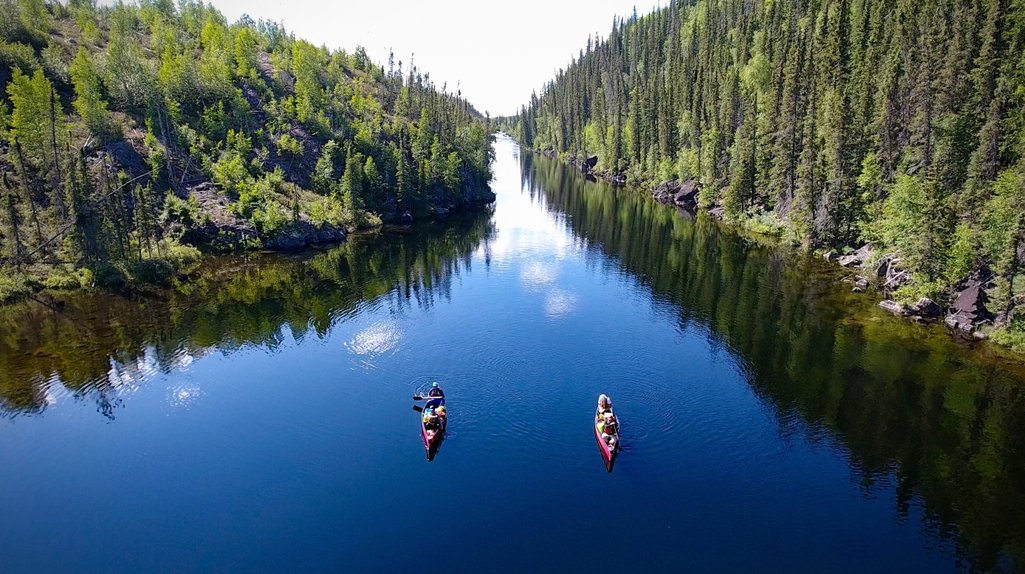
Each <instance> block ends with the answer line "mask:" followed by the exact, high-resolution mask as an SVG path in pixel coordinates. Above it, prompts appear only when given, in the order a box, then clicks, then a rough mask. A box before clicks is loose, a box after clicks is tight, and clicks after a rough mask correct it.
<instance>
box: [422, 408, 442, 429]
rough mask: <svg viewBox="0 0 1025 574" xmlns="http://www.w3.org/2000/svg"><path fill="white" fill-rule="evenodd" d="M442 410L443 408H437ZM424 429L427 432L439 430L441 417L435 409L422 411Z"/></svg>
mask: <svg viewBox="0 0 1025 574" xmlns="http://www.w3.org/2000/svg"><path fill="white" fill-rule="evenodd" d="M444 408H445V407H438V409H444ZM424 428H425V429H427V430H429V431H431V430H438V429H440V428H441V416H440V415H439V413H438V410H437V409H433V408H431V409H424Z"/></svg>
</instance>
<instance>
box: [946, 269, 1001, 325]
mask: <svg viewBox="0 0 1025 574" xmlns="http://www.w3.org/2000/svg"><path fill="white" fill-rule="evenodd" d="M992 280H993V275H992V273H991V272H990V271H989V269H986V268H981V269H978V270H976V271H975V272H973V273H972V274H971V275H969V276H968V277H966V278H965V279H964V280H963V281H962V282H961V283H960V284H959V287H960V289H959V290H958V291H957V294H956V295H955V296H954V302H953V304H951V306H950V311H949V313H948V314H947V316H946V318H945V319H944V322H945V323H946V324H947V326H949V327H950V328H951V329H954V330H956V331H961V332H962V333H971V332H972V331H975V329H976V328H977V327H978V326H979V324H981V323H983V322H986V321H989V320H991V319H992V318H993V314H992V313H990V311H989V309H987V308H986V303H987V301H988V297H987V296H986V288H987V287H988V286H989V283H990V282H991V281H992Z"/></svg>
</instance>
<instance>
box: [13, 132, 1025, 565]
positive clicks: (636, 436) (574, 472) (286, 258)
mask: <svg viewBox="0 0 1025 574" xmlns="http://www.w3.org/2000/svg"><path fill="white" fill-rule="evenodd" d="M496 152H497V160H496V164H495V180H494V181H493V183H492V187H493V189H494V191H495V193H496V194H497V195H498V200H497V202H496V203H495V205H494V207H493V208H491V209H488V210H486V211H485V212H483V213H475V214H462V215H459V216H457V217H454V218H451V219H450V220H448V221H445V222H441V223H433V224H425V225H420V226H416V227H413V228H408V229H395V230H388V231H386V232H383V233H379V234H376V235H373V236H362V237H357V238H355V239H353V240H351V241H349V242H347V243H345V244H342V245H340V246H337V247H332V248H323V249H320V250H314V251H310V252H304V253H299V254H249V255H237V256H230V257H216V258H211V259H209V260H208V261H207V262H205V263H204V265H203V267H202V269H201V270H200V271H199V272H198V274H197V275H196V276H195V277H193V278H191V279H189V280H186V281H183V282H182V283H181V284H180V285H177V286H175V287H173V288H170V289H168V290H166V291H162V292H156V293H152V294H147V295H137V296H131V297H128V296H120V295H109V294H86V293H79V294H67V295H53V294H48V295H41V296H37V297H36V298H35V299H32V300H29V301H25V302H22V303H19V304H16V305H10V306H7V307H3V308H0V572H5V573H21V572H26V573H28V572H31V573H36V572H104V573H110V572H313V571H345V572H488V571H494V572H517V573H523V572H595V573H605V572H617V571H618V572H623V573H627V572H780V573H795V572H811V573H839V572H851V573H858V574H862V573H866V572H901V573H905V572H963V571H968V572H972V571H979V572H983V571H985V572H1015V571H1023V570H1025V367H1023V366H1022V365H1021V364H1019V363H1015V362H1013V361H1012V360H1010V359H1007V358H1001V357H999V356H996V355H995V353H994V351H993V350H992V349H989V348H988V347H985V346H983V347H979V348H965V347H962V346H960V345H959V344H958V343H956V342H955V341H954V340H953V339H951V338H950V337H948V336H947V335H946V333H944V332H943V330H942V329H941V328H939V327H935V326H934V327H925V326H919V325H914V324H911V323H908V322H904V321H901V320H898V319H894V318H892V317H890V316H888V315H887V314H885V313H884V312H883V311H881V310H879V309H877V308H876V306H875V299H874V298H873V296H872V295H859V294H853V293H851V292H850V285H849V284H846V283H844V282H843V281H842V275H841V273H842V272H841V271H840V270H838V269H836V268H834V267H832V266H830V265H828V264H826V263H825V262H823V261H820V260H819V259H817V258H814V257H811V256H809V255H806V254H802V253H799V252H794V251H790V250H786V249H782V248H778V247H772V246H767V245H763V244H761V243H760V242H759V241H758V240H756V239H753V238H750V237H743V236H741V235H738V234H736V233H734V232H731V231H728V230H724V229H723V228H722V227H721V226H720V225H719V224H718V223H716V222H713V221H710V220H708V219H707V218H705V217H704V216H698V217H689V216H686V215H685V214H680V213H677V212H676V211H675V210H673V209H671V208H668V207H665V206H662V205H658V204H657V203H655V202H654V201H653V200H652V199H651V198H650V196H649V195H648V194H645V193H643V192H641V191H638V190H633V189H629V188H613V187H611V186H609V185H606V184H604V183H600V182H598V183H596V182H590V181H587V180H585V179H584V178H583V176H581V175H580V174H579V173H577V172H575V171H574V170H572V168H570V167H567V166H565V165H564V164H562V163H560V162H557V161H554V160H549V159H546V158H543V157H536V156H534V155H532V154H530V153H529V152H527V151H526V150H521V149H519V147H518V146H517V145H516V143H515V142H513V141H512V140H510V139H508V138H505V137H499V139H498V141H497V142H496ZM431 381H437V382H439V383H440V384H441V386H442V387H443V388H444V390H445V392H446V394H447V402H448V405H447V409H448V412H449V417H448V419H449V424H448V431H447V435H446V436H445V439H444V441H443V442H442V443H441V445H440V448H439V450H438V452H437V454H436V456H435V457H434V459H433V461H430V462H428V460H427V457H426V456H425V450H424V445H423V442H422V441H421V436H420V423H419V416H420V415H419V414H418V413H417V412H415V411H414V409H413V406H414V404H416V403H415V402H414V401H413V400H412V397H413V394H414V393H416V392H417V390H418V388H420V387H421V386H422V385H424V384H425V383H429V382H431ZM599 393H606V394H608V395H609V396H611V397H612V400H613V404H614V407H615V410H616V412H617V413H618V415H619V418H620V420H621V426H622V433H621V440H622V445H623V448H622V451H621V452H620V453H619V455H618V458H617V459H616V461H615V466H614V468H613V469H612V471H611V472H607V471H606V468H605V466H604V464H603V461H602V458H601V454H600V453H599V449H598V446H597V445H596V443H595V436H594V429H593V416H594V408H595V402H596V399H597V397H598V394H599ZM420 404H422V403H420Z"/></svg>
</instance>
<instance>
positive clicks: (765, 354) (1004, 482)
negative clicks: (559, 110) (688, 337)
mask: <svg viewBox="0 0 1025 574" xmlns="http://www.w3.org/2000/svg"><path fill="white" fill-rule="evenodd" d="M520 161H521V172H522V179H523V185H524V186H525V187H526V188H528V189H529V190H530V194H531V196H532V197H536V198H537V199H538V200H543V201H544V202H545V203H546V205H547V206H548V208H549V209H550V210H551V211H552V212H555V213H559V214H565V220H566V222H567V225H568V226H569V227H570V228H571V229H572V231H573V234H574V235H576V236H577V237H578V238H580V239H581V240H583V241H586V242H587V243H590V244H598V245H601V246H602V248H603V249H604V250H605V252H606V253H607V254H609V255H611V256H612V257H613V258H614V259H615V260H617V261H618V262H619V264H620V265H621V266H622V268H623V269H624V270H625V271H626V272H629V273H631V274H632V275H634V276H636V277H638V278H640V280H641V281H643V282H644V283H645V284H647V285H648V286H650V288H651V290H652V291H653V292H654V295H655V297H657V298H659V299H662V300H665V301H667V302H669V303H670V308H671V309H672V310H673V312H674V313H676V314H677V316H678V321H679V323H680V328H681V329H685V328H687V327H688V326H698V327H700V328H702V329H704V330H706V332H707V333H708V337H709V338H710V339H711V340H713V341H719V342H721V344H722V345H725V347H726V348H727V349H729V351H730V352H731V353H734V354H735V355H736V356H737V357H738V360H739V362H740V364H742V365H743V366H744V369H745V370H746V371H747V372H748V382H749V384H750V385H751V386H752V387H753V389H754V390H755V392H756V393H758V395H759V396H760V397H761V399H762V400H763V401H764V402H765V403H766V404H768V405H770V406H771V407H772V409H773V410H774V412H775V416H776V419H777V421H778V426H779V429H780V432H781V433H782V434H784V435H786V434H788V433H794V432H805V431H803V430H796V429H809V428H810V429H811V430H810V431H808V432H810V435H811V436H808V437H806V438H807V439H808V440H811V441H812V442H813V443H827V444H828V442H829V441H831V440H832V439H833V438H834V437H836V438H839V440H840V443H841V445H842V446H843V448H845V449H846V457H847V458H848V464H849V466H850V468H851V470H852V473H853V475H854V477H855V480H856V481H857V482H858V484H859V485H860V488H861V491H862V492H863V494H864V495H865V496H874V495H875V494H876V493H877V492H879V491H880V490H881V489H882V488H883V487H884V486H887V485H889V484H890V483H891V481H895V483H896V490H897V494H898V496H897V500H896V507H895V508H894V514H895V517H896V519H897V520H903V519H905V518H906V517H907V515H908V510H909V507H910V506H912V505H919V504H920V505H923V506H924V508H925V511H926V513H925V514H926V519H925V520H926V523H925V524H923V528H924V529H926V530H927V531H932V532H935V533H937V534H938V535H941V536H944V537H949V538H952V539H955V540H956V541H957V542H958V546H959V552H960V553H961V556H960V560H959V562H960V565H961V567H963V568H968V569H972V570H980V571H1011V570H1014V569H1015V568H1021V567H1022V566H1025V384H1023V381H1025V371H1023V369H1022V367H1021V366H1020V365H1017V364H1013V363H1009V362H1007V361H1004V360H1000V359H999V358H994V357H990V356H988V354H987V353H988V351H987V350H985V349H982V350H964V349H960V348H958V347H957V346H956V344H955V343H954V342H952V341H951V339H950V338H949V337H947V336H946V334H945V333H943V332H942V330H940V329H926V328H921V327H919V326H915V325H910V324H907V323H904V322H901V321H897V320H893V319H891V318H889V317H887V316H885V315H884V314H883V313H882V312H881V311H879V310H878V309H876V308H875V305H874V301H873V300H872V299H871V297H868V296H857V295H853V294H851V293H849V289H845V288H844V287H843V286H842V284H839V277H838V274H837V271H836V270H835V269H833V268H832V267H828V266H826V265H824V264H822V263H820V262H819V261H818V260H816V259H810V258H807V257H804V256H802V255H800V254H796V253H787V252H785V251H782V250H778V249H768V248H764V247H761V246H759V245H757V244H756V243H754V242H753V241H752V240H750V239H745V238H743V237H741V236H738V235H736V234H733V233H724V232H723V231H722V230H721V229H720V227H719V226H718V225H717V224H716V223H715V222H712V221H709V220H708V219H707V218H705V217H703V216H699V217H697V218H696V220H687V219H684V218H681V217H679V216H678V215H677V214H676V213H675V211H674V210H672V209H669V208H666V207H664V206H661V205H658V204H656V203H655V202H653V201H651V200H650V199H649V198H646V197H643V195H642V194H640V193H635V192H632V191H630V190H621V191H616V190H613V189H612V188H611V187H609V186H608V185H605V184H602V183H599V184H593V183H585V182H584V180H583V178H580V177H579V176H578V175H577V174H575V173H573V172H571V171H570V170H568V169H566V168H565V167H564V166H562V165H560V164H558V163H556V162H553V161H551V160H548V159H546V158H543V157H536V158H535V157H534V156H532V155H530V154H522V156H521V158H520ZM794 421H803V422H804V423H805V424H803V425H796V424H793V423H794Z"/></svg>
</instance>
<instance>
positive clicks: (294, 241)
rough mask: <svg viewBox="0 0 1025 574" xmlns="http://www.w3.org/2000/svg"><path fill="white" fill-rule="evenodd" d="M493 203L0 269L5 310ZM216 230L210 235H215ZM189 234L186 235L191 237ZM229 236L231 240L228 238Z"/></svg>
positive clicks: (400, 227) (149, 284)
mask: <svg viewBox="0 0 1025 574" xmlns="http://www.w3.org/2000/svg"><path fill="white" fill-rule="evenodd" d="M493 204H494V200H492V201H490V202H477V203H473V202H471V203H466V204H463V205H458V206H451V207H447V208H446V207H440V208H436V207H433V206H432V207H431V208H430V209H429V215H428V216H427V217H421V218H419V219H414V218H413V217H412V216H410V215H409V214H408V212H407V213H405V214H403V215H402V216H396V217H389V218H388V219H383V218H381V217H380V216H376V215H374V218H375V222H374V223H373V224H372V225H367V226H362V227H355V228H351V229H342V228H338V227H335V226H333V225H325V226H322V227H320V228H316V227H313V226H312V225H310V224H309V223H308V222H306V221H300V222H299V223H297V224H294V225H293V226H292V227H290V228H289V229H288V230H286V232H285V233H281V234H276V235H275V236H271V237H260V235H259V234H258V233H256V232H255V230H252V231H253V232H254V234H253V235H248V234H246V233H238V232H237V231H238V230H235V229H230V230H228V229H227V228H222V227H221V226H216V225H213V224H208V226H209V229H205V230H203V229H200V228H195V229H190V230H188V232H191V233H192V236H193V237H196V238H199V237H211V238H213V240H207V241H196V242H195V243H193V242H179V241H178V240H166V239H161V241H160V245H159V246H158V249H163V250H165V251H166V254H167V256H164V257H149V258H143V259H137V260H128V261H106V262H101V263H96V264H93V265H78V264H76V263H53V264H48V263H37V264H33V265H31V266H28V267H27V268H25V269H23V270H18V269H16V268H13V267H5V266H0V274H2V275H0V308H2V307H5V306H8V305H14V304H17V303H20V302H22V301H24V300H25V299H28V298H31V297H33V296H37V295H45V294H47V293H70V292H90V291H91V292H97V293H110V294H121V295H133V294H145V293H147V292H151V291H154V290H159V289H166V288H169V287H172V286H173V285H174V283H175V282H176V281H182V280H186V281H187V280H188V278H189V277H190V276H191V275H193V274H194V273H196V272H197V271H198V270H199V268H200V267H201V266H202V264H203V263H204V262H205V261H208V260H209V259H210V258H212V257H218V256H225V255H240V254H245V253H280V254H288V253H298V252H302V251H305V250H310V249H321V248H332V247H337V246H339V245H343V244H345V243H347V242H349V241H350V240H351V239H354V238H359V237H368V236H374V235H382V234H404V233H407V232H408V230H409V229H410V228H412V227H414V226H416V225H424V224H432V223H441V222H445V221H447V220H449V219H451V218H454V217H459V216H461V215H465V214H467V213H470V212H478V211H482V210H484V209H487V207H488V206H490V205H493ZM211 231H212V232H213V233H212V234H210V232H211ZM188 232H187V233H188ZM226 236H228V237H229V238H230V239H228V240H225V239H226Z"/></svg>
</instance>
